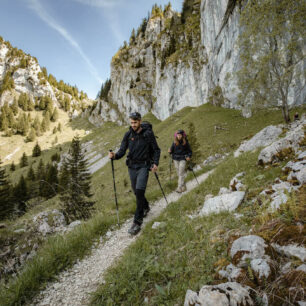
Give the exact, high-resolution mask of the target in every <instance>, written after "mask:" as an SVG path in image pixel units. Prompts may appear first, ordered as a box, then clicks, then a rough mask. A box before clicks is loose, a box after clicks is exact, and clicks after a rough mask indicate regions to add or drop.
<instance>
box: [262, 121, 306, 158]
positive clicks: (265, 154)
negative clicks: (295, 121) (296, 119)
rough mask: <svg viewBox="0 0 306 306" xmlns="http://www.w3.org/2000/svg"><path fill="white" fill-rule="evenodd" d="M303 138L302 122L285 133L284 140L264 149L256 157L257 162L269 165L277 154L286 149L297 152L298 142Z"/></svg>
mask: <svg viewBox="0 0 306 306" xmlns="http://www.w3.org/2000/svg"><path fill="white" fill-rule="evenodd" d="M303 138H304V128H303V122H300V123H299V125H297V126H293V128H291V129H290V130H289V131H288V132H287V133H286V136H285V137H284V138H281V139H279V140H277V141H275V142H273V143H272V144H271V145H269V146H267V147H266V148H264V149H263V150H262V151H261V152H260V154H259V156H258V162H259V163H261V164H267V163H271V162H272V160H273V158H274V157H275V155H276V154H277V153H278V152H280V151H282V150H284V149H287V148H292V149H293V150H295V151H297V150H298V148H299V142H300V141H301V140H302V139H303Z"/></svg>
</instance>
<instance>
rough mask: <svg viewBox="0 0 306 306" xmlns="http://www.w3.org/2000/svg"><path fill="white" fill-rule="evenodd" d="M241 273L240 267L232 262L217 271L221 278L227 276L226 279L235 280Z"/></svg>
mask: <svg viewBox="0 0 306 306" xmlns="http://www.w3.org/2000/svg"><path fill="white" fill-rule="evenodd" d="M241 273H242V269H241V268H238V267H236V266H235V265H233V264H229V265H228V266H227V267H226V268H225V270H224V269H222V270H220V271H219V272H218V274H219V275H220V276H221V277H222V278H227V280H228V281H230V282H231V281H237V280H238V278H239V277H240V275H241Z"/></svg>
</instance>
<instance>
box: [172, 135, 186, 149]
mask: <svg viewBox="0 0 306 306" xmlns="http://www.w3.org/2000/svg"><path fill="white" fill-rule="evenodd" d="M177 135H178V134H177V133H175V135H174V143H175V145H176V146H178V145H179V144H180V142H179V140H178V138H177ZM181 135H182V142H183V146H184V145H185V144H186V134H181Z"/></svg>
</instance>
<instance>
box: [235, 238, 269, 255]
mask: <svg viewBox="0 0 306 306" xmlns="http://www.w3.org/2000/svg"><path fill="white" fill-rule="evenodd" d="M266 247H267V245H266V243H265V241H264V239H262V238H261V237H259V236H256V235H248V236H243V237H240V238H238V239H236V240H235V241H234V242H233V244H232V247H231V250H230V255H231V257H232V258H234V257H235V256H236V255H237V256H239V257H241V259H242V260H245V259H246V258H250V259H258V258H263V257H264V255H265V248H266ZM237 256H236V257H237Z"/></svg>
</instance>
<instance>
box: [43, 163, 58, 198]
mask: <svg viewBox="0 0 306 306" xmlns="http://www.w3.org/2000/svg"><path fill="white" fill-rule="evenodd" d="M57 175H58V171H57V167H56V166H53V165H50V164H48V165H47V167H46V183H45V185H44V186H45V188H44V189H43V196H44V197H46V198H51V197H53V196H55V195H56V194H57V189H58V176H57Z"/></svg>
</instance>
